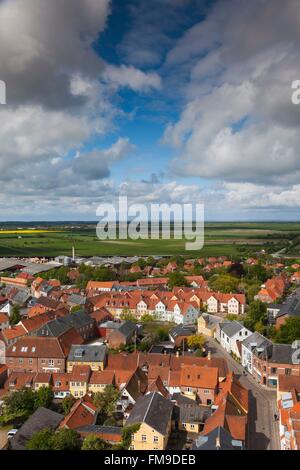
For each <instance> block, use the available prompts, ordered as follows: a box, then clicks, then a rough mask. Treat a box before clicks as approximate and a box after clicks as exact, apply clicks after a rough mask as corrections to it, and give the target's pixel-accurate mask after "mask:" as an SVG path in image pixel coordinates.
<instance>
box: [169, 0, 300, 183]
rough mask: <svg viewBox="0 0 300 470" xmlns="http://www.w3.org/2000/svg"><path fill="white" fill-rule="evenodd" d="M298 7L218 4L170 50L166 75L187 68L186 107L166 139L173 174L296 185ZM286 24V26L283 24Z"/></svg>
mask: <svg viewBox="0 0 300 470" xmlns="http://www.w3.org/2000/svg"><path fill="white" fill-rule="evenodd" d="M299 18H300V3H299V2H294V1H293V0H287V1H286V2H281V1H279V0H274V1H272V2H270V1H265V2H261V1H259V0H253V1H251V2H241V1H237V0H230V1H228V2H227V5H226V8H225V5H224V3H223V2H218V3H217V4H216V6H215V7H214V8H213V9H212V10H211V12H210V13H209V14H208V16H207V18H206V19H205V20H204V21H202V22H200V23H199V24H197V25H195V26H193V27H192V28H191V29H190V30H189V31H188V32H187V33H186V34H185V35H184V36H183V37H182V38H181V39H180V40H179V41H178V43H177V45H176V47H175V48H173V49H172V50H171V51H170V52H169V54H168V58H167V61H166V65H165V67H166V70H169V73H170V74H174V73H176V70H177V69H178V68H180V67H183V66H184V67H185V68H187V67H189V68H190V78H189V81H188V83H186V84H185V98H186V104H185V105H184V108H183V111H182V113H181V116H180V118H179V120H178V121H177V122H175V123H170V124H169V126H168V127H167V129H166V132H165V136H164V142H165V143H167V144H170V145H172V146H174V147H175V149H176V153H177V156H176V158H175V159H174V161H173V163H172V168H173V170H174V171H175V172H176V173H177V174H180V175H185V176H193V177H194V176H199V177H205V178H211V179H220V180H225V181H229V182H230V181H237V182H239V181H240V182H253V183H255V182H259V183H260V184H263V183H268V184H278V185H286V184H289V183H290V184H294V183H295V182H296V179H297V178H299V174H300V159H299V145H300V136H299V132H298V129H299V123H300V106H298V107H297V106H295V105H293V104H292V103H291V93H292V91H291V83H292V81H293V80H295V79H296V78H298V76H299V67H298V64H299V62H300V49H299V40H300V32H299V31H300V28H299V26H300V25H299ZM283 24H284V26H283Z"/></svg>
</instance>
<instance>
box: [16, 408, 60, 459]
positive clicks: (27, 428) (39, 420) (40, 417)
mask: <svg viewBox="0 0 300 470" xmlns="http://www.w3.org/2000/svg"><path fill="white" fill-rule="evenodd" d="M63 418H64V417H63V415H61V414H60V413H56V412H54V411H52V410H49V409H48V408H43V407H40V408H38V409H37V410H36V411H35V412H34V413H33V414H32V415H31V416H30V417H29V418H28V419H27V421H25V423H24V424H23V426H21V428H20V429H19V430H18V432H17V433H16V434H15V436H13V437H12V438H11V439H10V441H9V447H10V449H12V450H25V449H26V444H27V442H28V441H29V440H30V439H31V437H32V436H33V435H34V434H35V433H37V432H39V431H42V430H43V429H46V428H47V429H51V430H53V431H54V430H56V429H57V428H58V426H59V424H60V423H61V422H62V420H63Z"/></svg>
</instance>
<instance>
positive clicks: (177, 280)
mask: <svg viewBox="0 0 300 470" xmlns="http://www.w3.org/2000/svg"><path fill="white" fill-rule="evenodd" d="M187 285H188V282H187V280H186V278H185V277H184V275H183V274H182V273H181V272H179V271H174V272H172V273H170V274H169V281H168V287H169V289H173V288H174V287H179V286H187Z"/></svg>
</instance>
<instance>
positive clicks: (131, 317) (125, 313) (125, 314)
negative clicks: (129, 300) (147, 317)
mask: <svg viewBox="0 0 300 470" xmlns="http://www.w3.org/2000/svg"><path fill="white" fill-rule="evenodd" d="M120 319H121V320H122V321H132V322H133V323H137V318H136V317H135V316H134V315H133V314H132V313H131V312H130V311H129V310H128V308H124V309H123V311H122V313H121V315H120Z"/></svg>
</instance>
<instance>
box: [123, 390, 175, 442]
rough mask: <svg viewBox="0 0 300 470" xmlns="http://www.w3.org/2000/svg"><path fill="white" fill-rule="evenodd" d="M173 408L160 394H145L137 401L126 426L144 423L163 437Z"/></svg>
mask: <svg viewBox="0 0 300 470" xmlns="http://www.w3.org/2000/svg"><path fill="white" fill-rule="evenodd" d="M173 406H174V405H173V403H171V401H170V400H167V399H166V398H164V397H163V396H162V395H160V393H157V392H151V393H147V394H146V395H144V396H143V397H140V398H139V399H138V400H137V402H136V404H135V405H134V407H133V409H132V412H131V414H130V416H129V418H128V419H127V421H126V426H129V425H131V424H137V423H146V424H148V425H149V426H150V427H152V428H153V429H155V430H156V431H157V432H159V433H160V434H162V435H165V434H166V432H167V428H168V425H169V423H170V420H171V417H172V412H173Z"/></svg>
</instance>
